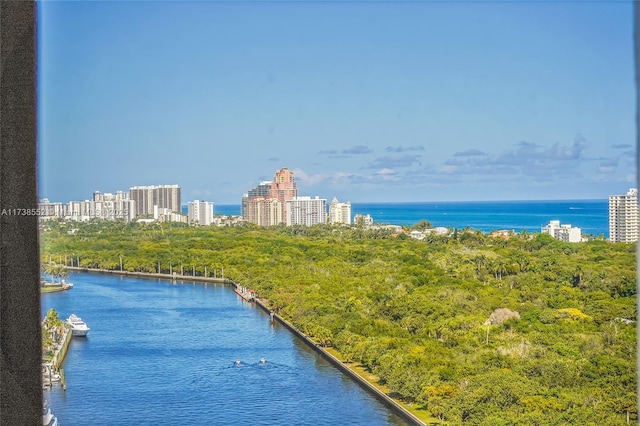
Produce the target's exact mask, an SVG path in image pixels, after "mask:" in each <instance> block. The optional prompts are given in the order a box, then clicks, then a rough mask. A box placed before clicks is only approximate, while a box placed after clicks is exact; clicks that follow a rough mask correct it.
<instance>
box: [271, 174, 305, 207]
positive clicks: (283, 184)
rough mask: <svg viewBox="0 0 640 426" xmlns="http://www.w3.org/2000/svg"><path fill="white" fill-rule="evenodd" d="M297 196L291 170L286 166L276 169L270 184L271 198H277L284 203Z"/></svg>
mask: <svg viewBox="0 0 640 426" xmlns="http://www.w3.org/2000/svg"><path fill="white" fill-rule="evenodd" d="M297 196H298V188H297V187H296V182H295V179H294V178H293V172H292V171H291V170H289V169H287V168H282V169H280V170H278V171H277V172H276V175H275V176H274V178H273V183H272V184H271V198H277V199H278V200H280V202H282V203H285V202H286V201H287V200H291V199H292V198H295V197H297Z"/></svg>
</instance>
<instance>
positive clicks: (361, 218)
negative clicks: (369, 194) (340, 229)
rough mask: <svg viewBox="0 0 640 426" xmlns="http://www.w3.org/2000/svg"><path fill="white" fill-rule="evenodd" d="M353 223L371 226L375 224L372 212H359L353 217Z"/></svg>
mask: <svg viewBox="0 0 640 426" xmlns="http://www.w3.org/2000/svg"><path fill="white" fill-rule="evenodd" d="M353 223H355V224H356V225H357V226H364V227H369V226H371V225H373V218H372V217H371V215H370V214H367V215H366V216H365V215H363V214H357V215H355V216H354V217H353Z"/></svg>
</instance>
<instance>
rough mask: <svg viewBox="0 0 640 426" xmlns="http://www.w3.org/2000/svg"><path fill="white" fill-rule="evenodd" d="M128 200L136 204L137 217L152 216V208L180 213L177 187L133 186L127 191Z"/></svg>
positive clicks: (178, 188)
mask: <svg viewBox="0 0 640 426" xmlns="http://www.w3.org/2000/svg"><path fill="white" fill-rule="evenodd" d="M129 198H130V199H132V200H134V201H135V202H136V214H137V216H146V215H150V214H153V212H154V206H158V208H159V209H169V210H171V211H173V212H175V213H180V212H181V211H182V204H181V202H182V198H181V194H180V186H179V185H154V186H134V187H132V188H130V189H129Z"/></svg>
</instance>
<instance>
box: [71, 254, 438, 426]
mask: <svg viewBox="0 0 640 426" xmlns="http://www.w3.org/2000/svg"><path fill="white" fill-rule="evenodd" d="M68 268H69V269H70V270H74V271H79V272H88V273H102V274H113V275H125V276H133V277H140V278H156V279H157V278H161V279H167V280H174V281H201V282H215V283H221V284H227V285H230V286H233V287H234V289H235V290H238V289H239V288H240V287H241V286H240V285H239V284H237V283H235V282H233V281H231V280H230V279H227V278H213V277H197V276H195V277H194V276H188V275H176V274H173V275H171V274H158V273H148V272H128V271H111V270H107V269H92V268H78V267H68ZM236 293H238V292H236ZM238 294H239V293H238ZM239 295H240V294H239ZM240 296H242V295H240ZM243 299H245V298H244V297H243ZM245 300H247V299H245ZM251 302H254V303H255V304H256V305H257V306H258V307H259V308H260V309H262V310H263V311H265V312H266V313H268V314H270V315H272V317H273V319H274V320H277V321H278V322H279V323H280V324H282V325H283V326H284V327H285V328H287V329H288V330H289V331H290V332H291V333H292V334H293V335H294V336H296V337H298V338H299V339H300V340H302V341H303V342H305V343H306V344H307V345H308V346H309V347H310V348H311V349H313V350H314V351H316V352H317V353H318V354H320V355H321V356H322V357H323V358H324V359H326V360H327V361H328V362H330V363H331V364H332V365H334V366H335V367H336V368H338V369H339V370H340V371H341V372H343V373H344V374H346V375H347V376H349V377H350V378H351V379H353V380H354V381H355V382H356V383H357V384H358V385H360V386H361V387H362V388H363V389H365V390H367V391H369V392H370V393H371V394H372V395H374V396H375V397H376V398H378V400H379V401H381V402H382V403H383V404H385V405H386V406H387V407H388V408H389V409H391V410H392V411H393V412H394V413H396V414H397V415H399V416H400V417H402V418H403V419H404V420H406V421H407V422H408V423H410V424H411V425H417V426H426V423H424V422H423V421H422V420H420V419H419V418H418V417H416V416H415V415H414V414H413V413H411V412H410V411H408V410H407V409H406V408H404V407H403V406H402V405H400V404H398V402H397V401H395V400H394V399H393V398H391V397H390V396H389V395H387V394H385V393H384V392H382V391H381V390H379V389H378V388H376V387H375V386H373V384H371V383H370V382H368V381H367V380H366V379H364V378H363V377H361V376H360V375H359V374H358V373H356V372H355V371H353V370H351V369H350V368H349V367H348V366H346V365H344V363H343V362H342V361H341V360H340V359H338V358H336V357H335V356H334V355H332V354H330V353H329V352H327V351H326V350H325V349H323V348H322V347H320V346H319V345H317V344H316V343H315V342H314V341H313V340H311V339H310V338H309V337H308V336H306V335H305V334H304V333H302V332H301V331H300V330H298V329H297V328H295V327H294V326H293V325H292V324H291V323H289V322H288V321H287V320H285V319H284V318H282V317H281V316H280V315H278V314H276V313H274V312H272V311H271V309H269V307H268V306H267V301H266V300H265V299H259V298H254V299H252V301H250V302H249V303H251Z"/></svg>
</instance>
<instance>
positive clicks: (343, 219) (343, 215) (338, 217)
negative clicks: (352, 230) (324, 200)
mask: <svg viewBox="0 0 640 426" xmlns="http://www.w3.org/2000/svg"><path fill="white" fill-rule="evenodd" d="M329 223H346V224H347V225H350V224H351V203H350V202H346V203H341V202H339V201H338V198H337V197H333V200H331V203H330V204H329Z"/></svg>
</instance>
